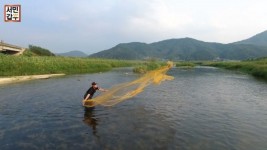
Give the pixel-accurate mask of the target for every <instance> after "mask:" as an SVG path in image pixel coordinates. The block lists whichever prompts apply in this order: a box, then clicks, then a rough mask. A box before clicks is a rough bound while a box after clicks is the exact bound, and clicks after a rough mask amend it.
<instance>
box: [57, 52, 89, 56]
mask: <svg viewBox="0 0 267 150" xmlns="http://www.w3.org/2000/svg"><path fill="white" fill-rule="evenodd" d="M57 55H59V56H69V57H86V56H88V55H87V54H85V53H84V52H82V51H70V52H66V53H58V54H57Z"/></svg>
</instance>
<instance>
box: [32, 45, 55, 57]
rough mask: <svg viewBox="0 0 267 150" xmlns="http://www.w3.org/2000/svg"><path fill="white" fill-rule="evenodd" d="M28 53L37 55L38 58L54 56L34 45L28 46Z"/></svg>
mask: <svg viewBox="0 0 267 150" xmlns="http://www.w3.org/2000/svg"><path fill="white" fill-rule="evenodd" d="M28 51H30V52H32V53H34V54H36V55H38V56H55V54H53V53H52V52H50V51H49V50H48V49H45V48H42V47H39V46H34V45H29V49H28Z"/></svg>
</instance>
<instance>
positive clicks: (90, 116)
mask: <svg viewBox="0 0 267 150" xmlns="http://www.w3.org/2000/svg"><path fill="white" fill-rule="evenodd" d="M94 109H95V107H89V108H87V107H85V108H84V119H83V122H84V123H85V124H86V125H88V126H89V127H92V130H93V135H97V134H96V133H97V130H96V126H97V118H96V116H95V113H94Z"/></svg>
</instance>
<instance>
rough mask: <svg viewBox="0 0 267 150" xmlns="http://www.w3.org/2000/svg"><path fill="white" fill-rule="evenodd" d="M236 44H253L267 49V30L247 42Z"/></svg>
mask: <svg viewBox="0 0 267 150" xmlns="http://www.w3.org/2000/svg"><path fill="white" fill-rule="evenodd" d="M234 44H252V45H258V46H266V47H267V30H266V31H264V32H261V33H259V34H257V35H255V36H252V37H251V38H248V39H246V40H242V41H239V42H235V43H234Z"/></svg>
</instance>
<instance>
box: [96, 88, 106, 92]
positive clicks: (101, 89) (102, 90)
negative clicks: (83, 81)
mask: <svg viewBox="0 0 267 150" xmlns="http://www.w3.org/2000/svg"><path fill="white" fill-rule="evenodd" d="M98 90H99V91H101V92H107V91H108V90H106V89H103V88H99V89H98Z"/></svg>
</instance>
